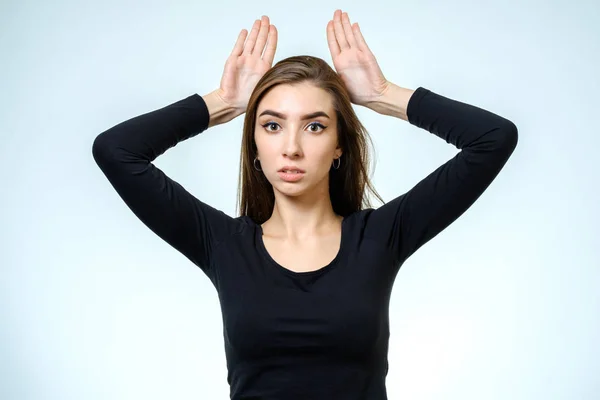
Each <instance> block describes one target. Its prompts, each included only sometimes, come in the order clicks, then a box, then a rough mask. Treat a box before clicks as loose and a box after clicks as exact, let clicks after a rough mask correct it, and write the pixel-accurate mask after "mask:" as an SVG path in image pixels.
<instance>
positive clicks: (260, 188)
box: [93, 10, 517, 400]
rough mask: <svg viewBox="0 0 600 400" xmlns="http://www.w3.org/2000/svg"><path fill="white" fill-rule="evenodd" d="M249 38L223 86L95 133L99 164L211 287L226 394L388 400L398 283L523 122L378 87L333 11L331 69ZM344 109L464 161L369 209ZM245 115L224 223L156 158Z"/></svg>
mask: <svg viewBox="0 0 600 400" xmlns="http://www.w3.org/2000/svg"><path fill="white" fill-rule="evenodd" d="M247 33H248V32H247V31H246V30H242V31H241V32H240V35H239V37H238V40H237V43H236V44H235V47H234V49H233V52H232V53H231V55H230V57H229V58H228V60H227V62H226V64H225V69H224V74H223V78H222V80H221V84H220V87H219V89H217V90H215V91H214V92H211V93H209V94H207V95H205V96H199V95H198V94H193V95H191V96H189V97H187V98H184V99H182V100H179V101H177V102H175V103H173V104H170V105H167V106H165V107H163V108H161V109H158V110H155V111H152V112H149V113H146V114H143V115H140V116H137V117H134V118H132V119H130V120H127V121H124V122H121V123H120V124H118V125H116V126H114V127H112V128H110V129H108V130H107V131H105V132H102V133H101V134H100V135H98V136H97V138H96V139H95V141H94V144H93V156H94V159H95V160H96V162H97V164H98V165H99V167H100V168H101V169H102V171H103V172H104V174H105V175H106V177H107V178H108V180H109V181H110V183H111V184H112V185H113V187H114V188H115V190H116V191H117V193H118V194H119V195H120V196H121V197H122V199H123V200H124V201H125V203H126V204H127V205H128V206H129V207H130V208H131V210H132V211H133V212H134V213H135V214H136V215H137V216H138V217H139V218H140V220H141V221H143V222H144V223H145V224H146V225H147V226H148V227H149V228H150V229H152V230H153V231H154V232H155V233H156V234H157V235H159V236H160V237H161V238H162V239H164V240H165V241H166V242H168V243H169V244H171V245H172V246H173V247H174V248H176V249H177V250H178V251H180V252H181V253H182V254H183V255H185V256H186V257H187V258H189V259H190V260H191V261H192V262H193V263H194V264H195V265H197V266H198V267H199V268H200V269H201V270H202V271H203V272H204V273H205V274H206V275H207V276H208V278H209V279H210V280H211V282H212V283H213V284H214V286H215V288H216V291H217V293H218V296H219V301H220V305H221V311H222V315H223V335H224V340H225V353H226V358H227V367H228V375H227V381H228V383H229V384H230V388H231V390H230V396H231V398H232V399H340V400H342V399H343V400H351V399H368V400H381V399H386V398H387V395H386V388H385V379H386V375H387V372H388V361H387V352H388V339H389V324H388V306H389V300H390V294H391V291H392V285H393V282H394V280H395V277H396V274H397V272H398V270H399V268H400V266H401V265H402V263H403V262H404V261H405V260H406V259H407V258H408V257H409V256H410V255H411V254H413V253H414V252H415V251H416V250H417V249H418V248H419V247H421V246H422V245H423V244H424V243H426V242H427V241H429V240H430V239H431V238H433V237H434V236H436V235H437V234H438V233H439V232H441V231H442V230H443V229H445V228H446V227H447V226H448V225H449V224H451V223H452V222H453V221H454V220H456V218H458V217H459V216H460V215H461V214H462V213H463V212H464V211H465V210H467V209H468V208H469V207H470V206H471V205H472V204H473V202H474V201H475V200H476V199H477V198H478V197H479V196H480V195H481V194H482V193H483V191H484V190H485V189H486V188H487V187H488V185H489V184H490V183H491V182H492V180H493V179H494V178H495V177H496V176H497V174H498V173H499V171H500V170H501V169H502V167H503V166H504V164H505V163H506V161H507V160H508V158H509V157H510V155H511V154H512V152H513V150H514V149H515V146H516V144H517V128H516V126H515V125H514V124H513V123H512V122H511V121H509V120H507V119H505V118H503V117H500V116H498V115H496V114H493V113H491V112H489V111H486V110H483V109H481V108H478V107H475V106H472V105H469V104H465V103H462V102H458V101H456V100H452V99H449V98H447V97H443V96H441V95H438V94H436V93H434V92H432V91H430V90H427V89H425V88H423V87H419V88H417V89H416V90H410V89H406V88H402V87H399V86H397V85H395V84H393V83H391V82H388V81H387V80H386V79H385V77H384V75H383V74H382V72H381V70H380V68H379V66H378V64H377V62H376V60H375V57H374V56H373V54H372V53H371V51H370V50H369V48H368V47H367V44H366V42H365V40H364V38H363V36H362V34H361V32H360V28H359V27H358V25H357V24H354V25H351V24H350V21H349V19H348V15H347V14H346V13H343V14H342V13H341V11H340V10H336V12H335V13H334V18H333V20H332V21H330V22H329V23H328V25H327V40H328V42H329V49H330V51H331V55H332V58H333V64H334V67H335V69H336V70H337V73H336V72H335V71H334V70H333V69H332V68H331V67H329V65H328V64H327V63H326V62H325V61H323V60H321V59H319V58H316V57H310V56H297V57H290V58H287V59H284V60H282V61H280V62H278V63H277V64H275V65H274V66H272V63H273V58H274V55H275V49H276V44H277V30H276V28H275V27H274V26H273V25H270V22H269V19H268V18H267V17H265V16H263V18H262V19H261V20H260V21H258V20H257V21H256V22H255V24H254V26H253V28H252V31H251V32H250V34H249V36H248V37H247V40H246V36H247ZM263 50H264V54H263ZM351 103H354V104H357V105H362V106H365V107H368V108H370V109H372V110H374V111H376V112H378V113H381V114H385V115H391V116H395V117H398V118H400V119H403V120H405V121H408V122H409V123H411V124H413V125H415V126H417V127H419V128H422V129H424V130H427V131H429V132H431V133H433V134H435V135H437V136H439V137H440V138H441V139H443V140H445V141H447V142H448V143H450V144H452V145H454V146H456V147H457V148H458V149H460V150H461V151H460V152H459V154H457V155H456V157H453V158H452V159H450V160H449V161H447V162H446V163H445V164H443V165H441V166H440V167H439V168H438V169H436V170H435V171H433V172H432V173H431V174H430V175H429V176H427V177H426V178H424V179H423V180H422V181H421V182H419V183H418V184H417V185H416V186H415V187H413V188H412V189H411V190H410V191H408V192H407V193H405V194H403V195H400V196H398V197H396V198H395V199H393V200H392V201H390V202H388V203H386V204H384V205H382V206H381V207H379V208H377V209H373V208H371V207H370V205H369V202H368V200H367V198H366V196H365V189H369V190H370V191H372V192H374V193H375V194H376V192H375V191H374V190H373V188H372V186H371V183H370V181H369V179H368V175H367V170H368V160H369V156H368V153H367V141H368V140H369V139H368V135H367V132H366V130H365V128H364V127H363V126H362V125H361V123H360V122H359V120H358V118H357V116H356V114H355V113H354V111H353V108H352V105H351ZM244 112H245V113H246V116H245V120H244V132H243V139H242V148H241V166H240V188H241V196H238V200H240V204H239V207H240V209H239V212H240V216H238V217H235V218H234V217H231V216H229V215H226V214H225V213H223V212H222V211H220V210H218V209H216V208H213V207H211V206H209V205H208V204H206V203H203V202H202V201H201V200H199V199H197V198H196V197H194V196H193V195H192V194H190V193H189V192H187V191H186V189H184V188H183V187H182V186H181V185H180V184H178V183H177V182H175V181H174V180H172V179H171V178H169V177H168V176H167V175H165V173H164V172H162V171H161V170H160V169H158V168H157V167H156V166H155V165H154V164H153V163H152V161H153V160H154V159H155V158H156V157H158V156H159V155H160V154H162V153H164V152H165V151H166V150H167V149H169V148H170V147H173V146H175V145H176V144H177V143H179V142H181V141H184V140H186V139H189V138H191V137H193V136H195V135H198V134H199V133H201V132H203V131H205V130H206V129H208V128H209V127H212V126H215V125H217V124H222V123H225V122H227V121H229V120H231V119H233V118H235V117H236V116H238V115H240V114H242V113H244ZM224 162H226V161H224ZM239 194H240V193H238V195H239Z"/></svg>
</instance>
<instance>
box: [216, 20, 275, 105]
mask: <svg viewBox="0 0 600 400" xmlns="http://www.w3.org/2000/svg"><path fill="white" fill-rule="evenodd" d="M246 37H247V40H246ZM244 42H245V43H244ZM276 48H277V29H276V28H275V25H271V24H270V21H269V17H268V16H266V15H263V16H262V18H261V19H260V20H256V21H254V25H253V26H252V30H251V31H250V34H249V35H248V32H247V31H246V30H245V29H242V31H241V32H240V34H239V35H238V38H237V41H236V43H235V46H234V48H233V50H232V52H231V54H230V55H229V57H228V58H227V61H226V63H225V68H224V69H223V77H222V78H221V84H220V88H219V89H220V92H219V95H220V96H221V98H222V100H223V101H225V103H227V104H229V105H230V106H232V107H234V108H235V109H239V110H242V111H245V110H246V107H247V105H248V101H249V99H250V95H251V94H252V91H253V90H254V87H255V86H256V84H257V83H258V81H259V80H260V78H262V76H263V75H264V74H265V73H266V72H267V71H268V70H269V69H270V68H271V66H272V65H273V58H274V57H275V50H276ZM263 52H264V53H263Z"/></svg>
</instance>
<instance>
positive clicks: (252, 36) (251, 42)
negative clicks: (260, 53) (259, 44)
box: [242, 19, 260, 55]
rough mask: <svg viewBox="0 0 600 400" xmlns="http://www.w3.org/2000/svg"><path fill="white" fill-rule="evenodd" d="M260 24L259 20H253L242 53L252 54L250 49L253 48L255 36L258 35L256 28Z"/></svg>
mask: <svg viewBox="0 0 600 400" xmlns="http://www.w3.org/2000/svg"><path fill="white" fill-rule="evenodd" d="M259 26H260V20H258V19H257V20H256V21H254V24H253V25H252V30H251V31H250V35H249V36H248V40H246V45H245V46H244V51H243V52H242V54H244V55H250V54H252V50H253V49H254V43H256V37H257V36H258V28H259Z"/></svg>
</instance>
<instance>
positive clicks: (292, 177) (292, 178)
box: [278, 171, 304, 182]
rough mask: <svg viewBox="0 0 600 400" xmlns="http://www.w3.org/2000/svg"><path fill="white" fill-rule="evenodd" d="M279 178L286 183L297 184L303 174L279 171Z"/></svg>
mask: <svg viewBox="0 0 600 400" xmlns="http://www.w3.org/2000/svg"><path fill="white" fill-rule="evenodd" d="M278 174H279V177H280V178H281V179H282V180H284V181H286V182H297V181H299V180H300V179H302V177H303V176H304V172H285V171H279V172H278Z"/></svg>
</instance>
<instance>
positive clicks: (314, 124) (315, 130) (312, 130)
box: [263, 122, 326, 133]
mask: <svg viewBox="0 0 600 400" xmlns="http://www.w3.org/2000/svg"><path fill="white" fill-rule="evenodd" d="M272 126H276V127H277V126H279V124H278V123H277V122H267V123H266V124H264V125H263V128H265V129H266V130H267V131H269V132H273V131H274V130H273V129H270V127H272ZM308 126H309V130H310V131H311V132H315V133H316V132H319V129H321V130H323V129H325V128H326V127H325V126H323V125H322V124H320V123H318V122H313V123H312V124H310V125H308ZM314 128H316V129H314Z"/></svg>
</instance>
